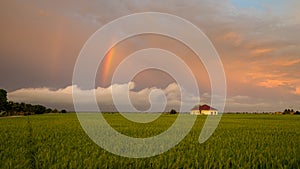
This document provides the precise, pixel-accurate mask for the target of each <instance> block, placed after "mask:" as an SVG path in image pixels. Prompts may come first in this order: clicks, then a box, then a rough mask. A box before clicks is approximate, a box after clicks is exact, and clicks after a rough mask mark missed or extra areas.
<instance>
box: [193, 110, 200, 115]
mask: <svg viewBox="0 0 300 169" xmlns="http://www.w3.org/2000/svg"><path fill="white" fill-rule="evenodd" d="M191 114H193V115H200V110H191Z"/></svg>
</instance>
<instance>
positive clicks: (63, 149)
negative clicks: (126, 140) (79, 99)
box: [0, 113, 300, 168]
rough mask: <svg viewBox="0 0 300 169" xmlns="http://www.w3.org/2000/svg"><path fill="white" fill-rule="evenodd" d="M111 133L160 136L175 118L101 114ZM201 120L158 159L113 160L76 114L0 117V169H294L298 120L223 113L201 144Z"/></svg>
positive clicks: (299, 157) (299, 162)
mask: <svg viewBox="0 0 300 169" xmlns="http://www.w3.org/2000/svg"><path fill="white" fill-rule="evenodd" d="M104 116H105V118H106V120H107V121H108V122H109V123H110V125H111V126H112V127H114V128H115V129H116V130H117V131H119V132H121V133H123V134H126V135H129V136H132V137H149V136H153V135H156V134H159V133H161V132H163V131H165V130H166V129H167V128H168V127H170V126H171V125H172V123H173V122H174V120H175V119H176V115H162V116H161V117H160V118H159V119H157V120H155V121H153V122H151V123H148V124H137V123H132V122H129V121H127V120H126V119H124V118H123V117H122V116H121V115H119V114H104ZM205 119H206V116H198V117H197V121H196V123H195V125H194V127H193V129H192V130H191V132H190V133H189V134H188V135H187V136H186V137H185V138H184V140H182V141H181V142H180V143H179V144H178V145H177V146H175V147H174V148H172V149H170V150H169V151H167V152H166V153H164V154H161V155H157V156H154V157H150V158H144V159H132V158H125V157H120V156H117V155H114V154H112V153H110V152H107V151H105V150H104V149H102V148H100V147H99V146H98V145H96V144H95V143H94V142H93V141H92V140H91V139H90V138H89V137H88V136H87V135H86V134H85V132H84V131H83V129H82V128H81V126H80V124H79V121H78V120H77V117H76V114H73V113H70V114H45V115H33V116H24V117H8V118H0V135H1V137H0V159H1V160H0V168H300V116H295V115H294V116H293V115H266V114H264V115H254V114H252V115H249V114H243V115H241V114H239V115H238V114H236V115H234V114H225V115H223V116H222V120H221V122H220V124H219V126H218V128H217V129H216V131H215V132H214V134H213V135H212V137H211V138H210V139H209V140H208V141H207V142H205V143H203V144H200V143H198V138H199V135H200V132H201V129H202V126H203V124H204V121H205Z"/></svg>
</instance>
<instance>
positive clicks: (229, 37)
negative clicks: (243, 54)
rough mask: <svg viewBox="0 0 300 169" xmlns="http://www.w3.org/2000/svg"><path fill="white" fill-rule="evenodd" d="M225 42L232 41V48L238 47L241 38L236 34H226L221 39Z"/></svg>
mask: <svg viewBox="0 0 300 169" xmlns="http://www.w3.org/2000/svg"><path fill="white" fill-rule="evenodd" d="M222 38H223V40H225V41H232V42H233V44H234V46H239V45H240V44H241V42H242V37H241V35H240V34H238V33H236V32H228V33H226V34H225V35H224V36H223V37H222Z"/></svg>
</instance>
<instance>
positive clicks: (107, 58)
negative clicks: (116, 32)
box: [102, 47, 115, 84]
mask: <svg viewBox="0 0 300 169" xmlns="http://www.w3.org/2000/svg"><path fill="white" fill-rule="evenodd" d="M114 54H115V49H114V47H112V48H111V49H110V50H109V51H108V53H107V55H106V56H105V59H104V62H103V65H104V66H103V73H102V83H103V84H105V83H106V78H107V76H108V73H109V70H110V66H111V63H112V59H113V56H114Z"/></svg>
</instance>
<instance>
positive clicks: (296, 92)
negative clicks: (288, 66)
mask: <svg viewBox="0 0 300 169" xmlns="http://www.w3.org/2000/svg"><path fill="white" fill-rule="evenodd" d="M293 93H294V94H297V95H300V86H299V87H297V88H296V90H295V91H294V92H293Z"/></svg>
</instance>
